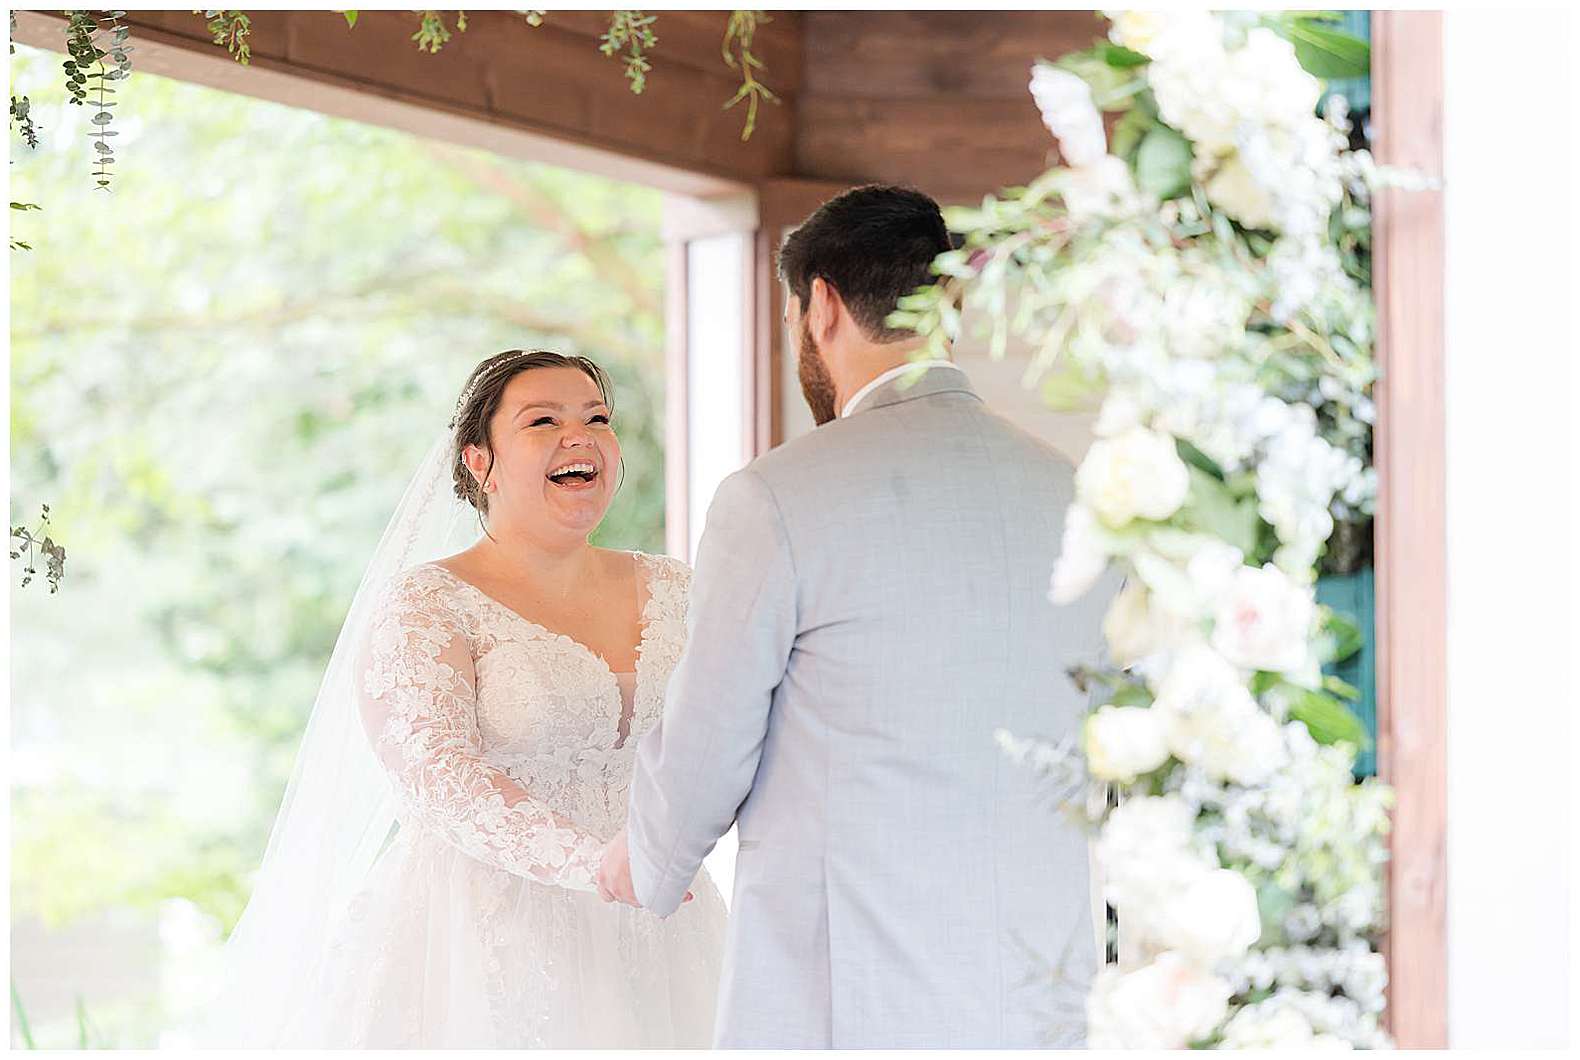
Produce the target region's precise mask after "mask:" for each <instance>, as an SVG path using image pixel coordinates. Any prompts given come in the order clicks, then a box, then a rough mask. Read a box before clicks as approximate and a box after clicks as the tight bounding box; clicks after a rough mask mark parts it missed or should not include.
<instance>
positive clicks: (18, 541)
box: [11, 203, 66, 593]
mask: <svg viewBox="0 0 1580 1060" xmlns="http://www.w3.org/2000/svg"><path fill="white" fill-rule="evenodd" d="M12 205H15V204H14V203H13V204H12ZM48 529H49V505H47V504H46V505H44V506H43V513H42V514H41V515H40V516H39V524H38V529H36V530H29V529H28V528H27V527H25V526H13V527H12V528H11V541H12V543H13V546H14V547H13V548H12V549H11V558H12V559H19V560H21V561H22V588H24V589H26V588H27V587H28V586H29V585H31V584H32V582H33V578H34V577H35V576H36V575H37V574H38V560H39V557H41V556H42V557H43V559H44V577H45V579H46V580H47V581H48V582H49V591H50V592H51V593H57V592H59V591H60V579H61V578H62V577H64V576H65V573H66V550H65V549H64V548H63V547H61V546H60V545H58V544H56V543H55V541H54V540H53V539H52V538H51V537H50V536H49V535H48V534H47V533H46V532H45V531H47V530H48Z"/></svg>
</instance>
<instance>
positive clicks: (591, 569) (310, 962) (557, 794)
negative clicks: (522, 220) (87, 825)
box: [204, 350, 725, 1048]
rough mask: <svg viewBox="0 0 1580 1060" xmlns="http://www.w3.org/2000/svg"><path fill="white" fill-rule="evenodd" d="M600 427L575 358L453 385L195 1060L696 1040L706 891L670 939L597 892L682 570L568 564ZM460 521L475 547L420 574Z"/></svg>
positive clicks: (651, 719) (709, 937) (608, 453)
mask: <svg viewBox="0 0 1580 1060" xmlns="http://www.w3.org/2000/svg"><path fill="white" fill-rule="evenodd" d="M611 415H612V410H611V408H610V395H609V383H608V380H607V378H606V377H605V375H604V373H603V371H602V370H601V369H599V368H598V367H597V366H596V365H594V364H593V363H592V362H590V361H588V360H586V359H584V358H573V357H563V356H560V355H558V354H554V353H545V352H528V351H523V350H511V351H507V352H505V353H501V354H498V355H496V356H494V357H491V358H489V359H488V360H485V361H484V362H483V363H482V364H480V365H478V367H477V368H476V369H475V370H474V371H473V373H472V375H471V377H470V379H469V380H468V382H467V384H466V387H465V389H464V390H463V391H462V394H461V398H460V400H459V402H458V403H457V406H456V415H455V420H454V422H453V423H452V424H451V428H452V429H451V431H450V432H448V433H447V434H446V436H445V438H444V439H443V440H442V441H441V442H440V443H436V445H435V446H434V448H433V450H432V451H431V452H430V454H429V457H428V459H427V460H426V462H425V465H424V467H423V469H422V470H420V471H419V473H418V475H417V476H416V478H415V479H414V480H413V482H412V485H411V486H410V487H409V488H408V490H407V494H406V496H405V497H404V498H403V500H402V502H401V505H400V509H399V510H398V511H397V514H396V517H395V519H394V520H393V522H392V523H391V525H390V527H389V529H388V530H387V531H386V532H385V536H384V540H383V541H382V542H381V544H380V546H379V549H378V551H377V553H376V554H375V557H374V561H373V563H372V564H371V565H370V567H369V570H368V573H367V575H366V576H365V577H364V580H363V584H362V588H361V589H360V590H359V591H358V593H357V599H356V601H355V602H354V603H353V605H352V608H351V612H350V614H349V615H348V617H347V620H346V625H345V627H344V629H343V630H342V632H341V636H340V642H339V643H337V645H336V647H335V651H334V655H333V656H332V658H331V661H330V666H329V672H328V673H327V674H326V676H325V679H324V684H323V687H322V689H321V690H320V692H319V697H318V702H317V704H316V705H315V707H314V710H313V716H312V718H311V720H310V721H309V723H308V730H307V735H306V737H305V739H304V743H303V748H302V751H301V753H300V755H299V756H298V761H297V766H296V772H295V773H294V775H293V777H292V780H291V784H290V787H289V788H288V789H287V792H286V797H285V803H284V805H283V807H282V809H281V812H280V817H279V819H278V821H277V822H276V824H275V829H274V832H273V834H272V835H271V837H270V841H269V849H268V852H267V854H266V855H265V858H264V864H263V867H262V869H261V870H260V873H259V877H258V881H257V885H256V887H255V889H254V893H253V897H252V901H251V903H250V904H249V906H248V908H247V911H246V913H245V914H244V915H243V917H242V919H241V921H240V923H239V924H238V925H237V927H236V930H235V932H234V933H233V935H232V938H231V941H230V943H229V944H228V945H227V949H226V958H227V964H228V971H229V976H228V981H227V983H226V987H225V990H224V992H223V994H222V995H221V998H220V1002H219V1003H218V1004H217V1005H216V1006H215V1007H214V1009H213V1010H212V1011H211V1014H210V1016H209V1018H208V1020H207V1021H206V1034H205V1035H204V1036H205V1037H206V1038H209V1039H210V1040H212V1041H213V1042H214V1044H230V1045H244V1046H342V1047H344V1046H359V1047H360V1046H365V1047H371V1048H382V1047H402V1046H417V1047H426V1048H436V1047H449V1048H455V1047H474V1048H521V1047H546V1048H577V1047H596V1048H631V1047H654V1048H687V1047H691V1048H705V1047H707V1045H708V1044H709V1042H710V1040H711V1037H712V1030H713V1010H714V999H715V991H716V988H717V984H718V978H719V972H720V960H721V952H722V946H723V934H724V918H725V913H724V906H723V902H722V900H721V899H720V897H719V895H718V892H717V891H716V890H715V889H714V887H713V885H712V883H711V881H709V880H708V879H707V876H706V874H705V873H704V874H703V875H702V876H701V877H699V879H698V881H697V883H696V885H695V886H694V892H695V893H694V899H695V900H692V901H688V904H686V905H683V906H682V907H681V909H680V911H679V912H678V913H677V914H676V915H675V916H673V917H671V918H669V919H667V920H660V919H658V918H657V917H655V916H653V915H652V914H650V913H646V912H644V911H642V910H639V909H634V908H631V907H629V906H624V905H619V904H613V905H611V904H606V903H605V902H603V901H602V900H600V898H599V897H598V895H597V893H596V885H595V883H594V877H595V875H596V872H597V868H598V863H599V860H600V858H601V856H602V852H603V849H604V845H605V843H606V842H607V841H608V840H609V839H610V838H611V837H613V836H614V835H616V834H617V833H618V832H619V830H620V828H621V827H622V825H623V823H624V818H625V806H626V797H627V792H628V788H629V784H630V779H631V771H632V765H633V758H634V754H635V749H636V743H637V740H638V739H639V738H640V737H641V736H642V734H643V733H644V732H645V731H646V730H647V729H649V728H650V727H651V726H652V725H653V724H654V723H655V722H656V721H657V719H658V715H659V712H660V711H661V709H662V707H663V699H664V686H665V683H666V682H667V680H668V677H669V673H670V670H671V669H672V668H673V667H674V664H675V662H676V660H677V659H678V658H679V655H680V651H681V648H682V646H683V642H684V638H685V609H686V592H687V585H688V581H689V576H690V575H689V571H688V569H687V568H686V566H685V565H684V564H682V563H680V562H678V561H676V560H672V559H668V558H665V557H659V556H649V555H644V554H642V553H629V552H616V551H610V550H606V549H600V548H595V547H593V546H592V545H590V544H588V541H587V537H588V535H589V534H590V533H591V532H592V531H593V529H594V528H595V527H596V526H597V525H598V523H599V522H600V521H601V520H602V518H603V516H604V513H605V511H606V510H607V509H608V506H609V502H610V500H611V499H612V498H613V495H614V492H615V489H616V488H617V482H616V476H617V474H618V470H619V467H620V443H619V440H618V439H617V438H616V436H615V432H614V428H613V425H612V423H611V422H610V420H611ZM458 513H465V514H466V515H469V516H470V517H471V519H473V520H476V522H477V523H480V524H481V525H482V527H483V531H482V534H481V536H478V537H477V539H476V541H475V543H474V544H472V545H471V546H470V547H468V548H465V549H464V550H462V551H460V552H457V553H455V554H453V555H448V556H447V557H444V558H438V557H440V556H442V555H443V553H445V552H447V551H449V550H450V549H451V548H453V547H454V542H455V541H456V530H457V528H458V527H457V524H458V523H464V522H465V521H466V520H464V519H458V518H457V515H458ZM476 533H477V531H476V526H475V525H473V527H472V529H471V534H472V535H474V536H475V535H476ZM423 559H430V560H432V561H430V562H419V561H420V560H423ZM370 749H371V750H370ZM392 832H393V837H392V835H391V833H392Z"/></svg>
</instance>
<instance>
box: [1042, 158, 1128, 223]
mask: <svg viewBox="0 0 1580 1060" xmlns="http://www.w3.org/2000/svg"><path fill="white" fill-rule="evenodd" d="M1059 188H1060V194H1061V195H1063V197H1064V205H1065V207H1066V208H1067V209H1068V210H1069V211H1070V216H1071V217H1073V218H1075V219H1076V220H1078V221H1079V220H1083V219H1085V218H1088V217H1116V216H1121V215H1124V214H1128V213H1130V212H1132V211H1133V210H1134V209H1136V208H1137V206H1139V204H1140V199H1139V197H1138V193H1137V191H1136V183H1135V181H1134V180H1133V179H1131V176H1130V167H1129V166H1127V165H1125V160H1124V159H1122V158H1115V157H1114V156H1113V155H1103V156H1101V157H1099V158H1096V159H1094V160H1092V161H1091V162H1088V163H1087V164H1085V165H1083V166H1079V167H1077V168H1075V169H1070V170H1066V171H1065V173H1064V174H1063V179H1062V180H1061V182H1060V184H1059Z"/></svg>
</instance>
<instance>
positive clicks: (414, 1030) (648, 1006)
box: [282, 831, 725, 1049]
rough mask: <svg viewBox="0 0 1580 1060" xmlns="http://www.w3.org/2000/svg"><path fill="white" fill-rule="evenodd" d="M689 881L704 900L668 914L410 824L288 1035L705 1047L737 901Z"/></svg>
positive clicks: (485, 1044)
mask: <svg viewBox="0 0 1580 1060" xmlns="http://www.w3.org/2000/svg"><path fill="white" fill-rule="evenodd" d="M692 890H693V892H694V893H695V894H696V900H695V901H693V902H690V903H687V904H686V905H684V906H682V907H681V908H680V910H679V911H678V912H676V913H675V914H674V915H673V916H671V917H669V918H667V919H663V920H661V919H659V918H658V917H656V916H654V915H653V914H651V913H648V912H645V911H643V910H640V909H632V908H631V907H629V906H624V905H619V904H617V903H605V902H604V901H603V900H602V899H600V898H599V897H598V896H597V895H596V894H591V893H588V892H585V891H572V890H567V889H565V888H562V887H549V886H545V885H543V884H539V883H536V882H534V881H530V880H526V879H523V878H522V877H520V876H515V875H512V874H511V873H508V872H505V871H504V870H502V869H496V868H493V867H491V866H489V865H485V864H483V863H482V862H480V861H477V860H475V859H473V858H471V857H469V856H468V855H466V854H464V853H462V852H461V851H460V850H458V849H457V848H455V847H453V846H451V845H450V844H448V843H446V842H444V841H443V840H442V839H440V838H439V837H437V836H434V835H432V834H430V833H425V832H420V831H419V832H410V831H407V832H403V833H402V834H401V835H399V836H398V837H397V838H396V840H395V841H394V842H393V843H392V845H391V846H390V848H389V849H388V850H387V851H385V852H384V854H383V856H381V857H380V859H379V861H378V862H377V864H376V865H375V866H374V869H373V871H372V873H371V874H370V877H369V880H368V882H367V885H366V886H365V887H364V888H363V889H362V891H361V892H360V893H359V894H358V895H357V897H356V898H355V899H354V900H353V901H352V903H351V905H350V907H349V909H348V910H347V912H346V914H345V916H344V917H343V918H341V921H340V923H339V924H338V925H337V927H336V928H335V929H334V931H333V933H332V935H331V938H330V939H329V940H328V948H327V957H326V959H324V960H323V961H321V962H317V963H318V970H317V972H316V973H314V974H315V978H316V983H315V984H314V985H313V988H312V989H311V990H309V991H307V992H306V996H307V1000H306V1003H305V1004H304V1005H303V1006H302V1007H301V1009H300V1013H299V1015H298V1017H297V1018H296V1019H295V1020H293V1021H292V1025H291V1026H290V1027H288V1028H282V1030H283V1032H284V1034H283V1037H284V1038H285V1039H286V1041H287V1042H288V1043H290V1044H299V1045H301V1046H307V1047H330V1048H335V1047H351V1048H402V1047H408V1048H410V1047H416V1048H485V1049H507V1048H509V1049H518V1048H550V1049H577V1048H602V1049H625V1048H676V1049H686V1048H692V1049H702V1048H707V1047H708V1046H709V1045H710V1044H711V1042H712V1039H713V1019H714V1006H715V1001H716V997H717V991H718V983H719V974H720V964H721V960H722V955H723V948H724V930H725V907H724V903H723V900H722V899H721V898H720V897H719V893H718V891H717V889H716V888H715V887H714V886H713V884H712V881H710V880H709V879H708V878H707V874H706V872H704V873H702V874H701V875H699V877H698V879H697V882H696V885H695V886H694V887H693V888H692ZM306 944H307V945H309V946H311V945H312V942H311V941H307V942H306Z"/></svg>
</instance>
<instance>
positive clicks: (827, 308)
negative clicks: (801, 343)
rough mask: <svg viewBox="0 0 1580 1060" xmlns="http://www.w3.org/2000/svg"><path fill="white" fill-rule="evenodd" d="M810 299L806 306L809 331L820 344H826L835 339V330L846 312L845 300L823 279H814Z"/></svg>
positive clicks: (819, 277)
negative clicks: (841, 316)
mask: <svg viewBox="0 0 1580 1060" xmlns="http://www.w3.org/2000/svg"><path fill="white" fill-rule="evenodd" d="M809 294H810V298H809V302H808V305H807V306H806V309H805V311H806V313H807V321H806V322H807V330H809V331H811V332H812V335H813V337H814V338H816V339H817V340H818V342H819V343H826V342H827V341H828V340H829V339H831V338H833V336H834V332H835V330H836V329H837V328H838V327H839V318H840V315H841V314H842V313H844V312H845V302H844V299H842V298H840V296H839V292H838V291H836V290H835V289H834V287H833V285H832V284H830V283H829V282H828V281H827V280H825V279H823V277H821V276H818V277H815V278H813V280H812V286H811V289H810V291H809Z"/></svg>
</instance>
